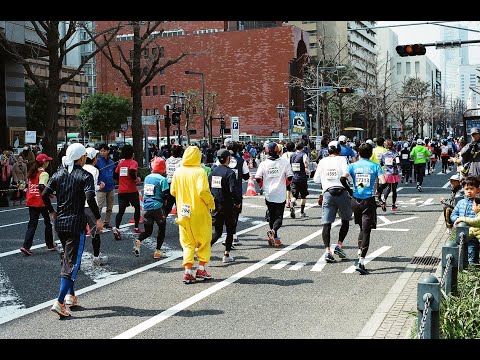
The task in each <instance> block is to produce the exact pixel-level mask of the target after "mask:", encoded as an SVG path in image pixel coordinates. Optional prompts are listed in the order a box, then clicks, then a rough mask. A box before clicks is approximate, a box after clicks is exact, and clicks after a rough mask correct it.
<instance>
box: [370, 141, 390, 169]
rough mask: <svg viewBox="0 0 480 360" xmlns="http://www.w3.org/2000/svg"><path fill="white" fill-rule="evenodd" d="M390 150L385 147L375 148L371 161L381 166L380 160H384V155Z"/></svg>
mask: <svg viewBox="0 0 480 360" xmlns="http://www.w3.org/2000/svg"><path fill="white" fill-rule="evenodd" d="M387 151H388V150H387V149H385V148H384V147H383V146H378V145H377V146H376V147H374V148H373V151H372V156H371V157H370V161H373V162H375V163H377V164H380V159H381V158H382V154H385V153H386V152H387Z"/></svg>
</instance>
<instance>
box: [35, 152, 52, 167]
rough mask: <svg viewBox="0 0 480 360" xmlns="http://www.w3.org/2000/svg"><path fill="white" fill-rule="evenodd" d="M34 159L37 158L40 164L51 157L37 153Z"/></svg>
mask: <svg viewBox="0 0 480 360" xmlns="http://www.w3.org/2000/svg"><path fill="white" fill-rule="evenodd" d="M35 160H37V162H38V163H39V164H40V165H43V164H44V163H45V161H51V160H53V159H52V158H51V157H50V156H48V155H47V154H38V155H37V157H36V158H35Z"/></svg>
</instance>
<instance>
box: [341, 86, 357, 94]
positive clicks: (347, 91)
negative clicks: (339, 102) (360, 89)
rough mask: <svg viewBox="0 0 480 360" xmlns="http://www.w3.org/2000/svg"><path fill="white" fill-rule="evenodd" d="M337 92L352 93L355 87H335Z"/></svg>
mask: <svg viewBox="0 0 480 360" xmlns="http://www.w3.org/2000/svg"><path fill="white" fill-rule="evenodd" d="M337 92H338V93H340V94H352V93H354V92H355V89H352V88H348V87H347V88H337Z"/></svg>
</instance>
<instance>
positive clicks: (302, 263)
mask: <svg viewBox="0 0 480 360" xmlns="http://www.w3.org/2000/svg"><path fill="white" fill-rule="evenodd" d="M305 265H307V263H304V262H297V263H296V264H294V265H292V266H290V267H289V268H288V270H300V269H301V268H302V267H304V266H305Z"/></svg>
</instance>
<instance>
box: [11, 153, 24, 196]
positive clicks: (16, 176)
mask: <svg viewBox="0 0 480 360" xmlns="http://www.w3.org/2000/svg"><path fill="white" fill-rule="evenodd" d="M26 184H27V165H26V164H25V162H24V161H23V157H22V155H18V157H17V162H16V163H15V164H14V165H13V167H12V186H14V187H16V190H14V191H13V195H12V205H15V202H17V201H18V205H21V203H22V201H23V200H24V199H25V192H24V191H23V190H24V189H25V186H26Z"/></svg>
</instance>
